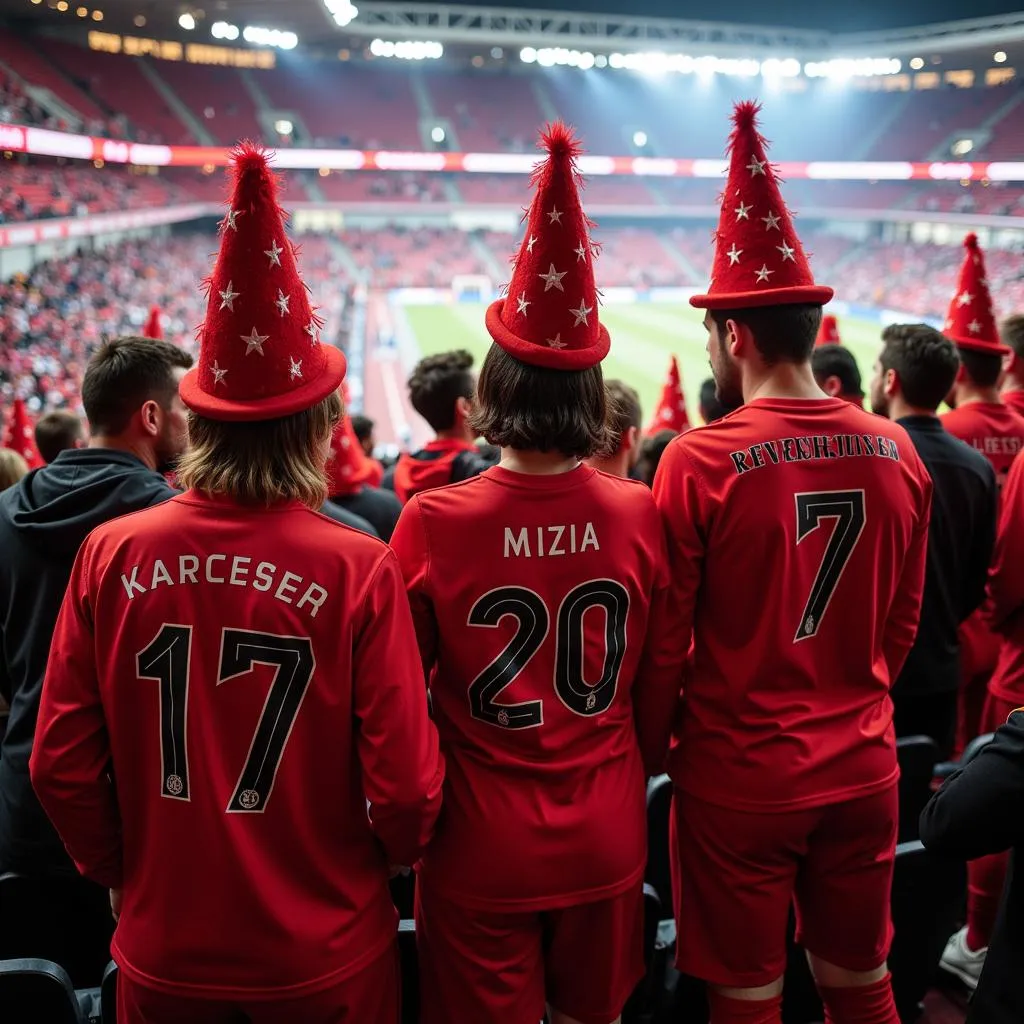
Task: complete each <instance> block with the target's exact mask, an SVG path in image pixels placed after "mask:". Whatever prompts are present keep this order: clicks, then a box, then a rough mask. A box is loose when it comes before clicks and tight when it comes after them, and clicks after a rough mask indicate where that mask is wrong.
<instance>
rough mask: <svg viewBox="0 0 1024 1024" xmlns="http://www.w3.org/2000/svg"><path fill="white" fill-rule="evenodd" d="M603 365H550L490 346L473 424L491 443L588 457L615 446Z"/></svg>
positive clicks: (515, 448)
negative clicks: (531, 362)
mask: <svg viewBox="0 0 1024 1024" xmlns="http://www.w3.org/2000/svg"><path fill="white" fill-rule="evenodd" d="M607 413H608V402H607V396H606V393H605V386H604V378H603V376H602V374H601V366H600V364H597V365H595V366H591V367H590V368H588V369H586V370H552V369H548V368H547V367H543V366H532V365H529V364H527V363H524V362H522V361H520V360H519V359H516V358H515V357H514V356H511V355H509V354H508V353H507V352H506V351H505V350H504V349H503V348H501V347H500V346H498V345H492V346H491V348H490V350H489V351H488V353H487V358H486V359H485V360H484V365H483V367H482V369H481V370H480V380H479V382H478V384H477V404H476V408H475V410H474V412H473V416H472V419H471V422H472V425H473V427H474V428H475V429H476V430H477V431H478V432H479V433H480V434H482V435H483V436H484V437H485V438H486V439H487V441H488V442H489V443H490V444H493V445H496V446H497V447H499V448H511V449H514V450H516V451H532V452H560V453H561V454H563V455H565V456H566V457H567V458H571V457H573V456H575V457H577V458H581V459H584V458H588V457H589V456H591V455H597V454H602V453H607V452H608V451H609V450H611V449H613V448H614V444H613V442H612V438H611V435H610V431H609V427H608V423H607V422H606V417H607Z"/></svg>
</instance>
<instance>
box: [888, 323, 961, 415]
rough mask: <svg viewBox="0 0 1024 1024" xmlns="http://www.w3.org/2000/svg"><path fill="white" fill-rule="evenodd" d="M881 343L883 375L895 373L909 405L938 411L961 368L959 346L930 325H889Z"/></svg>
mask: <svg viewBox="0 0 1024 1024" xmlns="http://www.w3.org/2000/svg"><path fill="white" fill-rule="evenodd" d="M882 342H883V346H882V353H881V355H880V356H879V357H878V362H879V366H880V367H881V370H882V373H883V374H885V373H887V372H888V371H889V370H893V371H894V372H895V374H896V376H897V378H898V379H899V387H900V392H901V393H902V395H903V398H904V400H905V401H906V403H907V404H908V405H911V406H913V407H914V408H916V409H927V410H929V411H930V412H934V411H935V410H936V409H938V407H939V405H940V404H941V403H942V401H943V399H945V397H946V396H947V395H948V394H949V390H950V388H951V387H952V386H953V381H954V380H955V379H956V372H957V369H958V367H959V366H960V357H959V356H958V355H957V348H956V346H955V345H954V344H953V343H952V342H951V341H950V340H949V339H948V338H947V337H945V336H944V335H943V334H941V333H939V331H937V330H935V328H933V327H929V326H928V325H927V324H890V325H889V326H888V327H886V328H885V330H884V331H882ZM872 401H873V404H875V402H874V397H873V399H872Z"/></svg>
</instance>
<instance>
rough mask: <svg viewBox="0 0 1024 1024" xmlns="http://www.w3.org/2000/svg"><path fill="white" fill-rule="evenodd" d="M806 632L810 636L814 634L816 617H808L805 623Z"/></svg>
mask: <svg viewBox="0 0 1024 1024" xmlns="http://www.w3.org/2000/svg"><path fill="white" fill-rule="evenodd" d="M804 632H805V633H806V634H807V635H808V636H810V635H811V634H812V633H813V632H814V616H813V615H808V616H807V620H806V621H805V622H804Z"/></svg>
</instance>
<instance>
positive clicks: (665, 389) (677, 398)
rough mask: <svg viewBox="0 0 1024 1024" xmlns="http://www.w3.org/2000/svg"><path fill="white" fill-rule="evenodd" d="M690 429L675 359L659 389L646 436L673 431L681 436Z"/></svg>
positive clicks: (681, 383) (677, 364) (674, 358)
mask: <svg viewBox="0 0 1024 1024" xmlns="http://www.w3.org/2000/svg"><path fill="white" fill-rule="evenodd" d="M689 427H690V417H689V416H688V415H687V414H686V397H685V396H684V395H683V382H682V378H681V377H680V375H679V363H678V362H676V357H675V356H673V357H672V362H671V363H670V364H669V368H668V378H667V379H666V381H665V383H664V385H663V386H662V389H661V399H660V400H659V401H658V408H657V409H655V410H654V419H652V420H651V425H650V426H649V427H648V428H647V433H648V434H656V433H657V432H658V431H659V430H674V431H675V432H676V433H677V434H681V433H682V432H683V431H684V430H688V429H689Z"/></svg>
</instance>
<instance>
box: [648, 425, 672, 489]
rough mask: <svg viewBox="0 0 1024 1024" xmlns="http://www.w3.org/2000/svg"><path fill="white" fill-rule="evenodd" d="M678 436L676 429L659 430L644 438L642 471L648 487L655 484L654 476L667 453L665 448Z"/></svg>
mask: <svg viewBox="0 0 1024 1024" xmlns="http://www.w3.org/2000/svg"><path fill="white" fill-rule="evenodd" d="M678 436H679V435H678V434H677V433H676V432H675V431H674V430H659V431H658V432H657V433H656V434H652V435H651V436H650V437H646V438H644V447H643V451H642V452H641V455H640V472H641V476H642V477H643V481H644V483H645V484H647V486H648V487H653V486H654V477H655V476H656V475H657V472H658V466H659V465H660V464H661V457H662V456H663V455H664V454H665V449H666V448H667V447H668V446H669V445H670V444H671V443H672V442H673V441H674V440H675V439H676V438H677V437H678Z"/></svg>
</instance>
